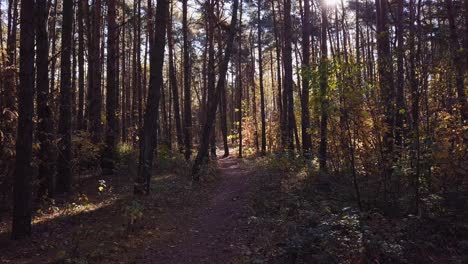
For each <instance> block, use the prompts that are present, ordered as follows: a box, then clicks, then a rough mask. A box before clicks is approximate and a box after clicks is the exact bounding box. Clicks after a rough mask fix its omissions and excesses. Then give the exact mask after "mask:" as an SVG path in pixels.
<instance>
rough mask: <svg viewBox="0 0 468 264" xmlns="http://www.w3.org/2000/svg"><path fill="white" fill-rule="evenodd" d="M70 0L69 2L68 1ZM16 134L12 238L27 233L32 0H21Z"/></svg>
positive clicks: (29, 191) (29, 169) (31, 73)
mask: <svg viewBox="0 0 468 264" xmlns="http://www.w3.org/2000/svg"><path fill="white" fill-rule="evenodd" d="M70 4H71V2H70ZM20 26H21V31H20V75H19V87H18V137H17V139H16V164H15V174H14V184H13V226H12V234H11V237H12V239H21V238H24V237H28V236H30V235H31V213H32V201H31V198H32V174H33V171H32V167H31V162H32V143H33V120H32V118H33V114H34V1H21V19H20Z"/></svg>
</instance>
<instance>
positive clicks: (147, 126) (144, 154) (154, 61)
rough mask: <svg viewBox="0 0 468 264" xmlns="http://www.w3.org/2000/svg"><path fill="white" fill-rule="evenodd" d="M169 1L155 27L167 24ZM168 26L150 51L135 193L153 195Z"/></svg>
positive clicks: (162, 0)
mask: <svg viewBox="0 0 468 264" xmlns="http://www.w3.org/2000/svg"><path fill="white" fill-rule="evenodd" d="M168 8H169V3H168V0H158V1H157V7H156V16H155V24H156V25H167V20H168V17H167V16H168V14H169V10H168ZM166 28H167V27H166V26H158V27H156V29H155V31H154V41H153V42H154V43H153V46H151V48H150V49H151V51H150V82H149V89H148V99H147V103H146V111H145V120H144V123H143V128H142V133H141V141H140V157H139V164H138V176H137V178H136V180H135V186H134V193H135V194H149V192H150V180H151V174H152V170H153V156H154V149H155V147H156V142H157V138H156V136H157V134H156V128H157V122H158V110H159V98H160V95H161V87H162V84H163V62H164V50H165V44H166Z"/></svg>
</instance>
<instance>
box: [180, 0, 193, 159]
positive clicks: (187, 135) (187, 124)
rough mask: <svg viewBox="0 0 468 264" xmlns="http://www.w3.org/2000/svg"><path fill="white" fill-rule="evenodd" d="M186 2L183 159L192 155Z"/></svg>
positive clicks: (183, 22)
mask: <svg viewBox="0 0 468 264" xmlns="http://www.w3.org/2000/svg"><path fill="white" fill-rule="evenodd" d="M188 30H189V28H188V21H187V0H182V35H183V41H184V44H183V46H184V47H183V49H184V60H183V61H184V132H183V134H184V143H185V159H186V160H189V159H190V156H191V155H192V95H191V88H190V57H189V52H190V47H189V40H188Z"/></svg>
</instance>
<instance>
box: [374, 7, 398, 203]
mask: <svg viewBox="0 0 468 264" xmlns="http://www.w3.org/2000/svg"><path fill="white" fill-rule="evenodd" d="M375 3H376V6H377V32H376V34H377V54H378V61H377V66H378V73H379V86H380V100H381V103H382V105H383V114H384V120H383V124H384V126H385V127H386V129H385V132H384V136H383V153H382V154H383V161H382V162H383V175H382V176H383V180H384V200H385V202H386V201H387V193H388V187H389V186H388V184H389V182H390V178H391V175H392V163H393V155H392V153H393V145H394V134H393V130H394V125H393V122H394V116H395V111H394V102H395V93H394V89H393V65H392V55H391V53H390V36H389V32H388V21H387V20H388V17H387V16H388V6H387V4H388V3H387V1H385V0H376V2H375Z"/></svg>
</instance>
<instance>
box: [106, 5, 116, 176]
mask: <svg viewBox="0 0 468 264" xmlns="http://www.w3.org/2000/svg"><path fill="white" fill-rule="evenodd" d="M115 1H116V0H108V1H107V85H106V120H107V127H106V153H105V157H104V159H103V164H102V165H103V167H104V168H105V169H107V170H111V171H112V170H113V169H114V159H115V148H116V146H117V139H118V129H119V128H118V123H117V115H116V112H117V107H118V93H119V88H118V79H117V74H116V67H117V63H118V56H117V54H118V50H119V47H118V36H117V23H116V3H115Z"/></svg>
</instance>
